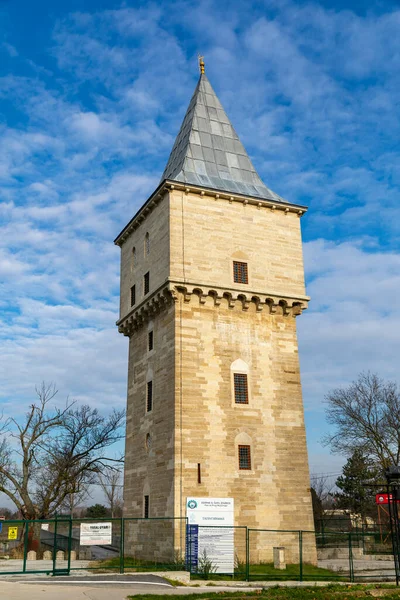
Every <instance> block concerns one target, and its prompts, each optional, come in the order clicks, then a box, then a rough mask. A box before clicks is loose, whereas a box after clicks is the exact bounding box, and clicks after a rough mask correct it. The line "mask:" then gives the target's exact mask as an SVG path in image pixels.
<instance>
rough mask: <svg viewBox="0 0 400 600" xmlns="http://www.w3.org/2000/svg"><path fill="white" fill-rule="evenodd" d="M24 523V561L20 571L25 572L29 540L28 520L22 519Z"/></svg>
mask: <svg viewBox="0 0 400 600" xmlns="http://www.w3.org/2000/svg"><path fill="white" fill-rule="evenodd" d="M23 522H24V523H25V533H24V563H23V567H22V572H23V573H26V559H27V556H28V541H29V521H23Z"/></svg>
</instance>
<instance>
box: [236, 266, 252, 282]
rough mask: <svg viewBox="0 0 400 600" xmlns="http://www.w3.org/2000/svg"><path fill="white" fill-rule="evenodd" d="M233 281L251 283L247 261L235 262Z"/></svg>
mask: <svg viewBox="0 0 400 600" xmlns="http://www.w3.org/2000/svg"><path fill="white" fill-rule="evenodd" d="M233 281H234V282H235V283H249V275H248V271H247V263H244V262H237V261H234V262H233Z"/></svg>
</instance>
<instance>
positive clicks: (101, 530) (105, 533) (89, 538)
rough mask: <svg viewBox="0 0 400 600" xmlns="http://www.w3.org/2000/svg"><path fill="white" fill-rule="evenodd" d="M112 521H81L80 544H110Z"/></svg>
mask: <svg viewBox="0 0 400 600" xmlns="http://www.w3.org/2000/svg"><path fill="white" fill-rule="evenodd" d="M111 533H112V523H81V531H80V544H81V546H99V545H101V546H104V545H107V544H111Z"/></svg>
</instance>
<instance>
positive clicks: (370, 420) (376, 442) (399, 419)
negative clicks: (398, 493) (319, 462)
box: [324, 373, 400, 471]
mask: <svg viewBox="0 0 400 600" xmlns="http://www.w3.org/2000/svg"><path fill="white" fill-rule="evenodd" d="M325 400H326V403H327V409H326V414H327V420H328V422H329V423H331V424H332V425H334V426H335V427H336V430H335V432H334V433H333V434H332V435H327V436H326V437H325V438H324V442H325V444H327V445H330V447H331V450H332V452H337V453H340V454H344V455H345V456H348V457H350V456H352V454H353V453H354V451H355V450H359V451H360V452H361V453H362V454H363V456H365V458H366V459H369V460H371V461H372V463H373V464H375V465H377V466H379V468H380V469H381V471H384V470H385V469H387V467H388V466H390V465H398V464H399V462H400V395H399V391H398V388H397V386H396V384H395V383H393V382H387V381H383V380H382V379H380V378H379V377H378V376H377V375H376V374H374V373H361V374H360V375H359V376H358V379H357V380H356V381H354V382H353V383H351V384H350V385H349V386H348V387H347V388H344V389H335V390H332V391H331V392H330V393H329V394H328V395H327V397H326V399H325Z"/></svg>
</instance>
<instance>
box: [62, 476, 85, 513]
mask: <svg viewBox="0 0 400 600" xmlns="http://www.w3.org/2000/svg"><path fill="white" fill-rule="evenodd" d="M90 485H91V482H88V484H87V485H86V486H85V488H84V489H82V490H81V491H80V492H75V494H68V496H66V497H65V500H64V502H63V503H62V504H61V506H60V509H61V511H63V512H64V511H65V512H66V513H68V514H69V515H71V517H76V516H77V514H76V513H77V512H79V506H80V505H81V504H82V502H84V501H85V500H87V499H88V498H89V497H91V496H90V493H89V489H90Z"/></svg>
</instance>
